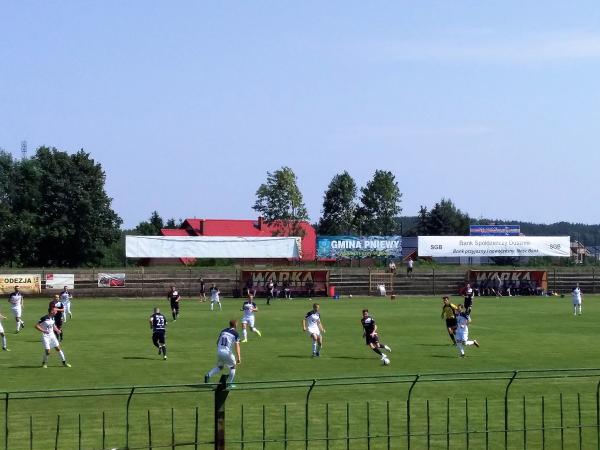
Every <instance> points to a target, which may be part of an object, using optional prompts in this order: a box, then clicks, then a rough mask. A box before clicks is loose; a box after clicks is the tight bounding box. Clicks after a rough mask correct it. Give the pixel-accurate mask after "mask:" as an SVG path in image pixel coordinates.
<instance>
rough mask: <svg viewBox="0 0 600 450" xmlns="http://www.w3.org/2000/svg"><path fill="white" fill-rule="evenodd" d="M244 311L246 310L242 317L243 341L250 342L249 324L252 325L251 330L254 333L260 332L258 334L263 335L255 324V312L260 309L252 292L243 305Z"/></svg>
mask: <svg viewBox="0 0 600 450" xmlns="http://www.w3.org/2000/svg"><path fill="white" fill-rule="evenodd" d="M242 311H244V317H242V321H241V322H242V336H243V339H242V342H248V326H250V330H252V331H253V332H254V333H256V334H258V336H259V337H260V336H262V334H261V333H260V330H259V329H258V328H256V327H255V326H254V321H255V318H254V313H255V312H256V311H258V307H257V306H256V303H254V297H253V296H252V294H251V293H248V298H247V299H246V301H245V302H244V304H243V305H242Z"/></svg>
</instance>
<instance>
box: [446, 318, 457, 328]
mask: <svg viewBox="0 0 600 450" xmlns="http://www.w3.org/2000/svg"><path fill="white" fill-rule="evenodd" d="M446 327H447V328H455V327H456V317H454V318H452V319H446Z"/></svg>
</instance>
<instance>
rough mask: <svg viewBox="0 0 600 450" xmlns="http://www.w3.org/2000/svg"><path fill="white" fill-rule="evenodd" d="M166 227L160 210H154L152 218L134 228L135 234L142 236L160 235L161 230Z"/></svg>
mask: <svg viewBox="0 0 600 450" xmlns="http://www.w3.org/2000/svg"><path fill="white" fill-rule="evenodd" d="M164 227H165V225H164V223H163V219H162V217H160V215H159V214H158V211H152V214H150V218H149V219H148V220H146V221H144V222H140V223H139V224H138V225H137V226H136V227H135V230H134V234H138V235H140V236H160V230H162V229H163V228H164Z"/></svg>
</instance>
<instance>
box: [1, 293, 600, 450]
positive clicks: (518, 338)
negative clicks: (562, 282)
mask: <svg viewBox="0 0 600 450" xmlns="http://www.w3.org/2000/svg"><path fill="white" fill-rule="evenodd" d="M314 300H315V301H318V302H319V303H320V305H321V317H322V321H323V324H324V326H325V328H326V333H325V335H324V347H323V350H322V356H321V357H320V358H318V359H317V358H314V359H313V358H311V342H310V339H309V337H308V336H307V335H306V334H305V333H303V332H302V328H301V321H302V318H303V316H304V314H305V313H306V312H307V311H309V310H310V309H311V304H312V301H309V300H308V299H298V300H292V301H289V300H286V301H274V302H273V304H272V305H271V306H267V305H265V301H264V300H263V299H258V300H257V304H258V307H259V311H258V312H257V313H256V326H257V328H259V329H260V330H261V332H262V338H259V337H258V336H257V335H256V334H254V333H249V342H248V343H245V344H242V364H241V365H240V366H239V367H238V371H237V374H238V375H237V379H236V381H237V384H238V388H239V390H234V391H232V392H231V393H230V396H229V400H228V402H227V421H228V422H227V423H228V427H229V428H228V434H227V436H228V438H229V439H230V441H231V445H230V446H228V448H229V447H231V448H240V444H234V443H233V442H234V441H239V440H241V439H242V438H243V439H244V440H246V441H248V443H247V444H245V446H244V448H247V449H251V448H263V444H262V442H258V441H261V440H262V439H263V437H265V438H266V439H271V440H273V441H274V442H268V443H267V444H265V446H266V448H284V444H283V443H282V442H281V440H282V436H284V435H285V436H286V437H287V438H288V439H289V442H288V445H287V448H304V442H300V441H296V439H298V440H301V439H302V438H303V437H304V433H305V428H304V425H305V423H304V413H305V409H304V408H305V407H304V402H305V399H306V394H307V387H306V386H304V384H305V383H298V384H302V385H303V386H298V387H294V388H286V389H260V390H255V389H246V387H248V388H250V387H258V386H262V387H264V386H268V384H267V385H259V384H247V383H250V382H255V381H262V380H289V379H297V380H304V379H308V380H310V379H323V378H331V377H377V376H385V375H398V376H399V377H398V379H395V378H393V379H386V380H388V381H393V380H396V381H397V380H400V379H403V378H402V377H401V376H400V375H405V374H417V373H419V374H426V373H446V372H447V373H456V372H472V371H495V370H506V371H512V370H514V369H517V370H526V369H558V368H581V367H597V366H599V365H598V351H597V343H596V341H597V337H598V331H597V330H598V324H597V318H598V317H599V312H600V303H599V302H598V298H597V297H594V296H587V295H586V296H585V298H584V313H583V315H582V316H577V317H574V316H573V313H572V306H571V300H570V298H569V297H565V298H558V297H512V298H500V299H498V298H489V297H482V298H475V301H474V308H473V313H472V319H473V323H472V324H471V327H470V336H471V337H472V338H476V339H478V341H479V342H480V343H481V348H475V347H468V348H467V357H466V358H464V359H461V358H458V356H457V351H456V349H455V348H454V347H452V346H451V345H450V340H449V338H448V335H447V333H446V331H445V328H444V321H443V320H442V319H441V318H440V313H441V298H440V297H431V296H428V297H424V296H411V297H401V298H397V299H396V300H390V299H389V297H388V298H366V297H354V298H352V299H350V298H343V299H340V300H332V299H326V298H320V299H314ZM460 300H461V299H460V298H458V297H454V298H453V299H452V301H453V302H454V303H456V302H458V301H460ZM242 303H243V301H242V300H241V299H224V300H223V310H222V311H218V310H215V311H212V312H211V311H210V310H209V303H199V302H198V300H197V299H183V300H182V304H181V314H180V318H179V319H178V320H177V321H176V322H173V321H172V320H171V317H170V311H169V305H168V302H167V300H166V299H151V300H136V299H120V300H117V299H111V300H108V299H77V298H76V299H75V300H74V301H73V319H72V320H70V321H68V322H67V323H66V325H65V326H64V330H65V339H64V342H63V348H64V351H65V353H66V355H67V358H68V361H69V362H70V363H71V364H72V368H63V367H61V365H60V361H59V358H58V356H57V355H56V354H55V352H52V354H51V356H50V360H49V368H48V369H42V368H41V367H40V366H41V356H42V347H41V344H40V337H39V333H38V332H37V330H35V329H34V328H33V325H34V323H35V322H36V320H37V319H38V318H39V317H41V316H42V315H43V314H44V311H45V308H46V307H47V304H48V300H46V299H28V298H26V300H25V309H24V320H25V322H26V328H25V330H23V331H22V332H21V333H19V334H14V320H13V319H12V316H10V311H9V308H8V305H6V306H5V307H2V308H0V312H2V313H3V314H4V315H5V316H8V319H6V320H4V321H3V325H4V328H5V331H6V334H7V339H8V347H9V348H10V349H11V351H10V352H2V353H1V354H0V370H1V373H2V378H1V380H2V381H1V385H0V386H1V389H0V391H2V392H11V394H10V399H9V422H10V430H11V433H10V436H9V442H10V444H11V446H10V448H29V447H30V443H32V447H33V448H49V447H48V446H49V445H50V446H51V445H54V443H55V438H56V428H57V420H58V419H57V416H58V415H60V426H59V428H60V432H59V437H58V439H59V440H58V443H59V448H78V446H79V442H82V447H81V448H101V447H102V443H103V442H104V444H105V446H107V447H122V446H123V445H124V443H123V435H124V420H123V416H124V411H125V404H126V400H127V395H111V396H105V395H100V396H94V395H90V394H91V393H93V391H86V393H87V394H88V395H87V396H84V397H83V396H79V394H77V395H75V394H74V393H70V395H74V396H72V397H67V398H64V397H58V398H53V397H52V396H53V395H54V394H45V395H40V396H39V398H34V399H21V398H20V397H23V396H26V395H23V394H19V393H14V394H13V392H17V391H26V390H41V391H43V390H50V389H79V388H93V387H105V386H110V387H114V386H133V385H135V386H143V385H155V384H158V385H171V384H184V385H189V386H188V387H184V388H181V389H174V390H171V392H170V393H165V392H163V391H164V389H158V390H156V389H155V390H153V389H143V388H140V389H138V390H137V392H135V393H134V396H133V397H132V402H131V416H130V422H131V423H130V426H131V428H130V442H129V444H130V447H131V448H147V446H148V444H147V442H149V441H150V440H151V441H152V442H153V443H154V446H159V445H168V444H169V443H170V442H171V440H172V439H175V440H176V441H177V442H192V441H193V440H194V432H195V430H194V415H195V407H196V406H198V411H199V415H200V419H199V423H200V427H199V428H200V429H199V430H198V436H199V438H200V440H201V441H208V440H210V439H211V438H212V435H211V433H212V420H213V419H212V399H213V396H212V392H211V391H210V389H207V388H204V387H203V386H194V385H198V384H202V382H203V375H204V373H205V372H206V371H207V370H208V369H210V368H211V367H212V366H213V365H214V362H215V340H216V337H217V335H218V333H219V331H220V330H221V329H222V328H224V327H226V325H227V322H228V320H229V319H231V318H235V319H239V318H240V317H241V311H240V307H241V305H242ZM154 306H159V307H160V308H161V311H162V312H163V313H164V314H165V316H166V317H167V319H168V320H169V324H168V327H167V346H168V352H169V354H168V356H169V358H168V360H167V361H163V360H162V358H161V357H160V356H159V355H158V354H157V352H156V349H155V348H154V347H153V346H152V343H151V339H150V338H151V331H150V329H149V326H148V317H149V316H150V314H151V313H152V308H153V307H154ZM362 308H368V309H369V310H370V312H371V314H372V316H373V317H374V318H375V319H376V321H377V324H378V326H379V332H380V333H379V334H380V338H381V341H382V342H383V343H386V344H388V345H389V346H391V347H392V349H393V352H392V353H391V354H389V357H390V358H391V361H392V362H391V365H390V366H387V367H384V366H382V365H381V363H380V361H379V359H378V357H377V355H376V354H375V353H374V352H372V351H371V350H370V349H368V347H366V345H365V344H364V339H363V337H362V328H361V325H360V318H361V310H362ZM599 373H600V372H599ZM214 381H215V382H216V381H217V377H215V379H214ZM597 381H598V380H597V378H596V379H594V380H590V379H589V378H576V379H557V378H550V379H545V380H541V381H522V380H519V379H518V380H517V381H515V382H514V385H513V386H512V387H511V389H512V390H511V396H510V401H511V412H512V411H515V412H514V413H511V419H510V420H511V424H512V426H513V427H516V428H518V427H523V428H530V429H531V430H532V431H529V432H528V433H517V432H514V433H511V434H510V436H509V446H510V448H524V447H523V445H524V444H525V443H527V446H528V447H530V448H537V447H538V445H540V443H541V442H542V440H544V441H545V442H546V448H560V444H559V442H560V441H559V430H558V423H559V422H558V420H559V409H558V406H557V405H558V402H559V401H560V398H559V393H562V394H563V398H562V401H563V408H564V411H565V416H566V417H564V418H563V421H564V422H563V424H566V425H568V426H572V427H571V428H568V429H565V430H563V432H562V433H563V436H562V437H561V438H562V439H563V441H564V442H567V444H568V443H570V442H573V443H574V445H576V444H577V443H578V440H579V438H580V435H579V430H580V429H577V428H574V427H575V426H576V425H577V423H578V422H577V421H578V420H579V419H578V415H579V411H581V414H582V416H583V418H582V419H581V420H582V422H583V423H584V425H585V424H586V423H587V424H589V423H590V421H591V420H592V418H593V422H594V423H595V407H596V406H595V388H596V383H597ZM506 384H507V381H506V380H488V381H477V380H474V381H453V382H438V383H425V382H423V383H418V384H417V386H416V387H415V389H414V394H413V399H414V400H413V405H412V408H413V411H414V418H413V419H412V424H411V426H412V431H413V432H415V433H417V434H418V433H420V432H424V430H425V429H426V427H427V424H426V421H425V418H426V417H427V414H426V408H427V406H429V410H430V414H429V415H430V424H429V427H430V430H432V431H433V432H434V433H438V432H439V435H434V436H433V437H431V438H430V441H429V442H427V440H426V438H425V437H424V436H415V437H412V438H411V448H428V447H427V446H428V445H429V448H447V447H446V446H447V437H446V434H445V431H446V427H447V426H448V424H447V409H446V408H448V407H450V411H451V414H450V424H449V426H450V429H451V432H455V433H456V435H451V440H450V448H464V447H465V443H466V439H467V436H466V434H465V433H463V431H464V430H465V429H466V428H465V426H466V427H467V428H469V429H482V427H483V420H484V413H483V405H484V401H485V398H486V397H488V398H489V405H488V408H489V411H488V413H489V416H490V424H489V426H490V428H493V429H495V430H496V431H495V432H494V433H490V434H489V435H488V436H487V439H489V445H490V447H489V448H498V447H497V445H500V444H503V443H504V441H503V439H504V435H503V433H501V432H498V431H497V430H500V429H501V428H502V426H503V424H502V423H499V421H500V418H503V417H504V416H503V411H501V408H502V407H503V395H504V389H505V386H506ZM408 388H409V383H369V384H361V385H343V386H328V387H320V386H319V383H318V382H317V384H316V387H315V388H314V390H313V392H311V400H310V420H309V427H310V434H311V436H313V437H317V438H319V439H320V438H323V439H324V438H325V437H329V438H331V441H330V442H329V448H347V443H348V442H350V447H351V448H358V449H360V448H367V446H370V447H371V448H388V447H387V446H388V443H390V448H404V447H405V446H406V437H404V436H401V434H402V433H404V432H405V431H406V403H405V400H406V394H407V390H408ZM124 392H126V393H129V391H124ZM112 393H114V392H112ZM578 393H580V395H581V396H580V398H579V399H577V394H578ZM119 394H123V392H121V393H119ZM523 396H525V398H524V397H523ZM542 396H544V400H543V401H544V402H545V403H546V406H545V407H546V410H545V412H544V415H545V417H544V420H545V421H546V423H545V426H546V427H547V431H544V434H542V432H541V427H540V423H541V420H542V418H541V415H542V412H541V411H542V410H541V401H542V400H541V397H542ZM449 398H450V399H451V402H450V403H448V399H449ZM465 399H468V400H467V403H468V404H467V405H465ZM427 400H429V405H428V404H427ZM578 401H579V405H580V406H579V409H578V408H577V402H578ZM523 403H525V418H524V417H523V416H524V415H523V412H522V411H523ZM284 404H285V405H286V406H284ZM263 405H264V406H263ZM448 405H450V406H448ZM242 408H243V423H242V422H241V421H242ZM465 408H466V409H468V410H469V413H465ZM327 411H329V413H328V414H327V413H326V412H327ZM388 411H389V413H388ZM103 412H104V419H103V418H102V413H103ZM592 413H593V414H594V415H593V417H592ZM346 414H348V417H346ZM367 415H368V419H367ZM466 416H468V420H469V421H470V422H469V423H468V424H466V425H465V419H466ZM0 419H1V420H2V421H4V419H5V416H4V413H2V415H1V416H0ZM102 420H104V421H105V430H106V435H105V436H104V437H100V434H101V431H100V430H101V423H102ZM263 420H264V422H263ZM149 421H150V423H151V424H152V427H151V428H152V434H153V435H152V436H149V435H148V426H147V424H148V422H149ZM78 423H81V427H78ZM288 423H289V425H288ZM367 423H368V424H369V425H368V427H369V429H366V428H365V427H367V425H366V424H367ZM388 423H391V425H388ZM80 429H81V430H83V431H82V433H81V435H79V430H80ZM348 430H350V435H351V436H366V434H367V433H368V434H370V435H371V436H372V437H373V438H372V439H371V440H369V441H367V440H365V439H356V440H351V441H347V440H346V439H345V437H347V433H348ZM388 430H391V431H390V433H391V434H393V435H394V436H392V437H391V438H389V440H388V438H387V437H381V436H386V435H387V434H388ZM581 430H582V431H581V433H582V435H581V436H582V437H581V438H582V442H583V443H584V444H586V443H587V444H590V443H591V442H593V443H595V442H596V440H595V439H596V438H595V436H596V434H595V433H596V430H595V429H589V428H586V427H584V428H582V429H581ZM173 434H175V436H176V437H175V438H173ZM524 434H526V435H527V436H524ZM0 435H1V436H4V434H3V432H2V433H0ZM484 438H485V436H484V434H482V433H474V434H472V435H470V436H469V437H468V439H469V445H470V446H471V448H484V447H483V444H484ZM251 441H257V442H256V443H252V442H251ZM3 442H4V437H3V440H2V443H3ZM0 444H1V443H0ZM0 447H2V445H0ZM177 448H193V446H189V447H185V446H181V447H177ZM200 448H210V446H200ZM310 448H326V443H325V441H324V440H322V441H315V442H312V443H311V444H310ZM565 448H569V445H567V446H566V447H565ZM584 448H585V446H584Z"/></svg>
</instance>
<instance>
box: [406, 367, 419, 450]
mask: <svg viewBox="0 0 600 450" xmlns="http://www.w3.org/2000/svg"><path fill="white" fill-rule="evenodd" d="M420 376H421V375H419V374H417V375H416V376H415V379H414V380H413V382H412V384H411V385H410V388H409V389H408V397H407V398H406V448H407V449H408V450H410V396H411V395H412V390H413V388H414V387H415V384H417V381H419V377H420Z"/></svg>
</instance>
